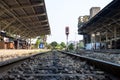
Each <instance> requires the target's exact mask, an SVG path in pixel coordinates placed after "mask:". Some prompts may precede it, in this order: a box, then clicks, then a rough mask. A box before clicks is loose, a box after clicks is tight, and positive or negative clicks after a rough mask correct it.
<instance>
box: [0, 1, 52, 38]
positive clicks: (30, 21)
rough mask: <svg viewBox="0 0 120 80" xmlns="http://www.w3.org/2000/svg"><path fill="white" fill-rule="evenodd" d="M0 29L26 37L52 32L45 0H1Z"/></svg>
mask: <svg viewBox="0 0 120 80" xmlns="http://www.w3.org/2000/svg"><path fill="white" fill-rule="evenodd" d="M0 30H1V31H5V32H7V33H10V34H17V35H20V36H21V37H24V38H35V37H37V36H40V35H47V34H50V26H49V21H48V17H47V11H46V6H45V2H44V0H0Z"/></svg>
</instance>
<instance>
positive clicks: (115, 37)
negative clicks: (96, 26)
mask: <svg viewBox="0 0 120 80" xmlns="http://www.w3.org/2000/svg"><path fill="white" fill-rule="evenodd" d="M114 40H115V42H114V48H115V49H116V48H117V46H116V41H117V30H116V26H115V27H114Z"/></svg>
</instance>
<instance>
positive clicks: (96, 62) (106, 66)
mask: <svg viewBox="0 0 120 80" xmlns="http://www.w3.org/2000/svg"><path fill="white" fill-rule="evenodd" d="M60 52H62V53H64V54H68V55H71V56H74V57H79V58H80V59H81V60H83V61H86V62H87V63H88V64H90V65H92V66H95V67H96V68H99V69H101V70H103V71H105V72H108V73H110V74H112V75H114V76H116V77H119V78H120V65H119V64H115V63H111V62H108V61H103V60H100V59H94V58H90V57H85V56H81V55H78V54H74V53H70V52H65V51H60Z"/></svg>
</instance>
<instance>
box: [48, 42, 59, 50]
mask: <svg viewBox="0 0 120 80" xmlns="http://www.w3.org/2000/svg"><path fill="white" fill-rule="evenodd" d="M57 44H58V43H57V42H56V41H53V42H52V43H51V44H50V45H51V46H52V47H53V49H55V47H56V46H57Z"/></svg>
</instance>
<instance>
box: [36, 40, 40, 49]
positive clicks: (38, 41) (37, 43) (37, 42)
mask: <svg viewBox="0 0 120 80" xmlns="http://www.w3.org/2000/svg"><path fill="white" fill-rule="evenodd" d="M39 44H40V39H39V38H38V39H37V40H36V43H35V47H36V48H38V46H39Z"/></svg>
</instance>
